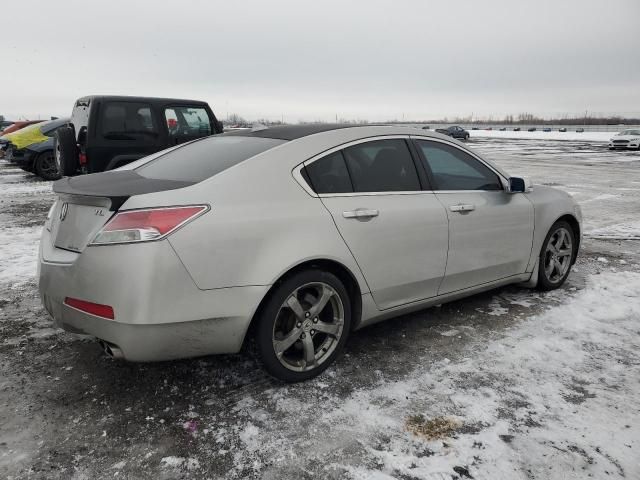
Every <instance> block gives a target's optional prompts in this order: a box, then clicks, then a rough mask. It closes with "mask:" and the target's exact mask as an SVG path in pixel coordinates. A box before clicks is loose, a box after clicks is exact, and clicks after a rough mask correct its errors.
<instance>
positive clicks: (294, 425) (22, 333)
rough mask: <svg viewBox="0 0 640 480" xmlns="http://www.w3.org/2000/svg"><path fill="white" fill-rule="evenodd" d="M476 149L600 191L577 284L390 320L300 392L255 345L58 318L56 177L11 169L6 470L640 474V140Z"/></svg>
mask: <svg viewBox="0 0 640 480" xmlns="http://www.w3.org/2000/svg"><path fill="white" fill-rule="evenodd" d="M470 145H471V146H472V147H474V148H476V149H477V150H478V151H479V152H481V153H484V154H485V155H486V156H487V157H488V158H491V159H493V160H494V161H495V162H497V163H498V164H499V165H501V166H502V167H504V168H505V169H506V170H507V171H509V172H510V173H512V174H514V175H518V174H519V175H528V176H530V177H531V178H532V179H533V180H534V183H544V184H546V185H554V186H557V187H558V188H562V189H565V190H567V191H569V192H570V193H571V194H572V195H574V196H575V198H576V199H577V200H578V201H579V202H580V203H581V205H582V208H583V213H584V215H585V225H584V227H585V234H586V235H585V239H584V241H583V246H582V251H581V255H580V257H579V260H578V263H577V265H576V266H575V268H574V270H573V273H572V274H571V276H570V277H569V280H568V282H567V283H566V285H565V286H564V287H563V288H562V289H561V290H558V291H555V292H550V293H546V294H541V293H539V292H535V291H530V290H525V289H521V288H517V287H509V288H503V289H498V290H494V291H492V292H488V293H486V294H482V295H477V296H475V297H472V298H469V299H466V300H463V301H458V302H454V303H450V304H446V305H442V306H441V307H436V308H431V309H428V310H424V311H421V312H418V313H416V314H412V315H407V316H403V317H399V318H397V319H394V320H390V321H387V322H385V323H382V324H378V325H376V326H373V327H370V328H368V329H365V330H363V331H360V332H357V333H356V334H354V335H353V336H352V337H351V339H350V342H349V343H348V345H347V349H346V353H345V355H344V356H343V357H342V358H341V359H340V360H339V361H338V362H337V364H336V365H335V366H333V367H331V368H330V369H329V370H328V371H327V372H325V373H324V374H323V375H321V376H320V377H319V378H317V379H315V380H313V381H310V382H307V383H304V384H297V385H289V386H285V385H282V384H279V383H277V382H275V381H274V380H271V379H270V378H268V377H266V376H265V375H264V374H263V373H262V372H261V370H259V369H258V368H257V366H256V364H255V363H254V362H253V360H252V359H251V358H250V357H249V356H245V355H233V356H219V357H207V358H201V359H193V360H185V361H176V362H167V363H158V364H127V363H121V362H118V361H113V360H111V359H109V358H106V357H104V356H103V354H102V353H101V352H100V350H99V348H98V347H97V345H96V344H95V342H93V341H92V340H90V339H86V338H82V337H79V336H75V335H71V334H67V333H64V332H62V331H60V330H55V329H53V328H51V324H50V321H49V319H48V317H47V315H46V313H45V312H44V310H43V308H42V307H41V306H40V302H39V299H38V297H37V289H36V284H35V258H36V251H37V242H38V239H39V231H40V228H41V227H40V226H41V225H42V223H43V222H44V219H45V216H46V213H47V210H48V208H49V206H50V204H51V203H52V201H53V196H52V193H51V189H50V184H49V183H47V182H42V181H40V180H38V179H37V178H35V177H33V176H31V175H29V174H26V173H24V172H22V171H21V170H19V169H16V168H13V167H11V166H10V165H8V164H6V163H0V478H9V479H17V478H21V479H22V478H24V479H38V478H54V479H94V478H131V479H138V478H152V479H178V478H197V479H199V478H202V479H205V478H211V479H215V478H232V479H240V478H265V479H289V478H290V479H301V478H330V479H331V478H336V479H338V478H340V479H342V478H347V479H369V478H372V479H391V478H395V479H403V480H411V479H452V478H453V479H455V478H460V479H464V478H475V479H501V478H505V479H534V478H535V479H540V478H542V479H546V478H550V479H565V478H580V479H582V478H587V477H593V478H598V479H600V478H629V479H634V478H640V462H638V458H640V425H639V424H638V421H637V419H638V418H639V416H640V335H639V334H640V267H639V264H640V219H639V218H638V211H639V209H640V153H638V152H609V151H608V150H607V149H606V148H605V146H603V145H602V144H589V143H585V142H576V141H543V140H500V139H477V140H473V141H471V142H470Z"/></svg>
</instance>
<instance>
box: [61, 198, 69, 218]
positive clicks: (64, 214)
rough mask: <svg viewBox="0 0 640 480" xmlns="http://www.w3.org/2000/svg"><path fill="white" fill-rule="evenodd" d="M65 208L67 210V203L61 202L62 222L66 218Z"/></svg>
mask: <svg viewBox="0 0 640 480" xmlns="http://www.w3.org/2000/svg"><path fill="white" fill-rule="evenodd" d="M67 210H69V204H68V203H66V202H65V203H63V204H62V208H61V209H60V221H61V222H62V221H63V220H64V219H65V218H67Z"/></svg>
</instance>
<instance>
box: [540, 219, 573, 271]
mask: <svg viewBox="0 0 640 480" xmlns="http://www.w3.org/2000/svg"><path fill="white" fill-rule="evenodd" d="M572 255H573V244H572V240H571V234H570V233H569V231H568V230H567V229H566V228H565V227H560V228H558V229H557V230H556V231H555V232H553V234H552V235H551V236H550V237H549V241H548V242H547V247H546V249H545V253H544V272H545V275H546V277H547V279H548V280H549V281H550V282H551V283H558V282H559V281H561V280H562V279H563V278H564V276H565V275H566V274H567V271H568V270H569V267H570V266H571V258H572Z"/></svg>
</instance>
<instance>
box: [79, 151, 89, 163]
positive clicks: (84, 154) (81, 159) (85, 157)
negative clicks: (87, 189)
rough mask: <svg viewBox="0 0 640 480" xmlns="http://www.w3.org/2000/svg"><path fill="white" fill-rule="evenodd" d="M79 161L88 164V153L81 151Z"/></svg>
mask: <svg viewBox="0 0 640 480" xmlns="http://www.w3.org/2000/svg"><path fill="white" fill-rule="evenodd" d="M78 161H79V162H80V165H86V164H87V154H86V153H83V152H80V154H79V155H78Z"/></svg>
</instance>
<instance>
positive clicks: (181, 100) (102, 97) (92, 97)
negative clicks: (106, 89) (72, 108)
mask: <svg viewBox="0 0 640 480" xmlns="http://www.w3.org/2000/svg"><path fill="white" fill-rule="evenodd" d="M91 100H110V101H116V102H117V101H120V102H131V101H136V100H141V101H144V102H147V103H176V104H181V103H194V104H198V105H207V102H205V101H202V100H188V99H184V98H163V97H138V96H134V95H87V96H86V97H80V98H78V99H77V100H76V104H77V103H78V102H83V101H91Z"/></svg>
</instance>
